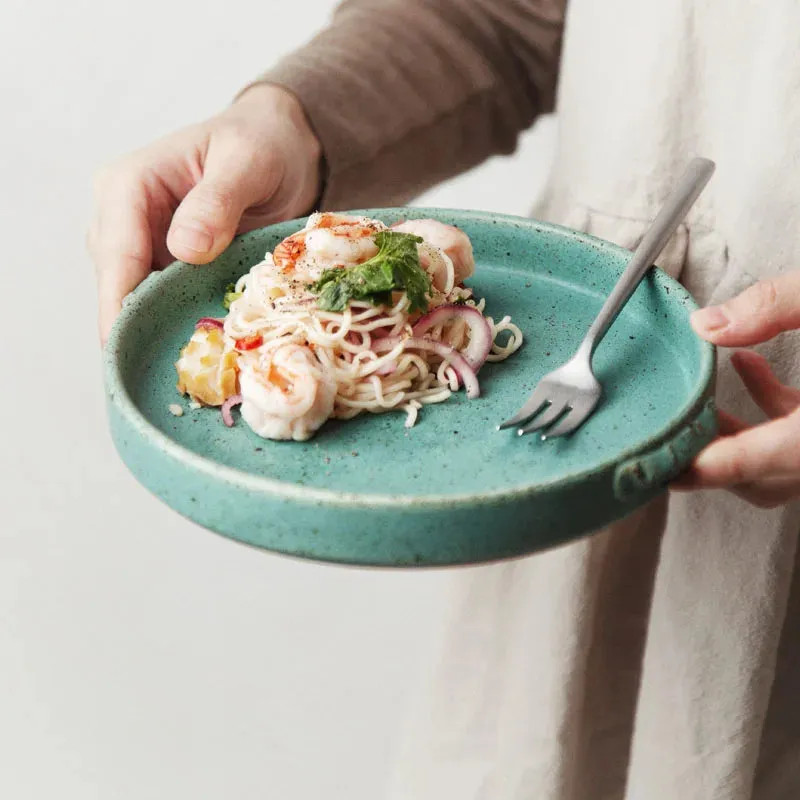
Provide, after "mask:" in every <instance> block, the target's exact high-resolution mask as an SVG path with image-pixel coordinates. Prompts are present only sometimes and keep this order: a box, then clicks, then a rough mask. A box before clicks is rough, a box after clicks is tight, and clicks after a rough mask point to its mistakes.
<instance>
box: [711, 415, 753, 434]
mask: <svg viewBox="0 0 800 800" xmlns="http://www.w3.org/2000/svg"><path fill="white" fill-rule="evenodd" d="M717 421H718V423H719V433H720V436H733V435H734V434H735V433H741V432H742V431H745V430H747V429H748V428H749V427H750V426H749V425H748V424H747V423H746V422H744V420H741V419H739V418H738V417H734V416H733V414H729V413H728V412H727V411H719V412H718V414H717Z"/></svg>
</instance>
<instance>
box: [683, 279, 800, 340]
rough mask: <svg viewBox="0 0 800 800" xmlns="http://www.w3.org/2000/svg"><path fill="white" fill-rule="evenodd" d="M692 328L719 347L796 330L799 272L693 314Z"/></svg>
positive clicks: (799, 321)
mask: <svg viewBox="0 0 800 800" xmlns="http://www.w3.org/2000/svg"><path fill="white" fill-rule="evenodd" d="M692 326H693V327H694V329H695V330H696V331H697V333H698V334H700V336H702V337H703V338H704V339H708V341H710V342H713V343H714V344H717V345H720V346H722V347H747V346H749V345H753V344H758V343H759V342H766V341H767V340H768V339H772V338H773V337H774V336H777V335H778V334H779V333H781V332H783V331H787V330H793V329H795V328H800V270H794V271H793V272H789V273H787V274H786V275H781V276H780V277H778V278H773V279H771V280H765V281H760V282H759V283H756V284H755V285H753V286H751V287H750V288H749V289H746V290H745V291H744V292H742V293H741V294H740V295H737V296H736V297H734V298H733V299H732V300H729V301H728V302H727V303H724V304H722V305H720V306H710V307H709V308H704V309H701V310H700V311H696V312H695V313H694V314H693V315H692Z"/></svg>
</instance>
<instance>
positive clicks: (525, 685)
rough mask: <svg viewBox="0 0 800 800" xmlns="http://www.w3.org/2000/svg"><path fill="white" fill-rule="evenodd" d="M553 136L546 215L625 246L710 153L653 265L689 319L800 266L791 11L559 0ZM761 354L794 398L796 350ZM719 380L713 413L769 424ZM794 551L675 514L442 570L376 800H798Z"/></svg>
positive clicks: (717, 518)
mask: <svg viewBox="0 0 800 800" xmlns="http://www.w3.org/2000/svg"><path fill="white" fill-rule="evenodd" d="M559 120H560V148H559V153H558V157H557V160H556V164H555V167H554V171H553V175H552V180H551V189H550V192H549V194H548V197H547V200H546V203H545V205H544V207H543V209H541V210H540V211H539V213H538V214H537V215H538V216H543V217H546V218H550V219H553V220H555V221H558V222H563V223H566V224H567V225H570V226H573V227H576V228H580V229H582V230H586V231H589V232H591V233H594V234H597V235H598V236H601V237H604V238H607V239H610V240H612V241H615V242H618V243H619V244H622V245H624V246H626V247H633V246H635V245H636V243H637V242H638V240H639V238H640V237H641V235H642V233H643V231H644V230H645V228H646V226H647V225H648V223H649V222H650V221H651V220H652V218H653V217H654V215H655V213H656V212H657V210H658V208H659V206H660V204H661V202H662V201H663V200H664V198H665V197H666V195H667V193H668V191H669V189H670V187H671V186H672V183H673V181H674V180H675V179H676V178H677V176H678V175H679V173H680V171H681V170H682V168H683V166H684V165H685V163H686V161H687V160H688V159H689V158H690V157H691V156H693V155H695V154H700V155H706V156H708V157H710V158H713V159H715V160H716V161H717V163H718V171H717V174H716V176H715V177H714V179H713V180H712V183H711V184H710V185H709V188H708V189H707V191H706V192H705V194H704V195H703V196H702V198H701V200H700V202H699V204H698V206H697V207H696V208H695V209H694V210H693V212H692V213H691V215H690V217H689V219H688V221H687V223H686V225H684V226H683V227H682V229H681V231H680V232H679V234H678V235H677V236H676V237H675V239H674V240H673V242H672V243H671V244H670V246H669V247H668V250H667V252H666V253H665V255H664V256H663V257H662V258H661V259H660V261H659V263H660V264H661V266H663V267H664V268H665V269H667V270H668V271H669V272H670V273H671V274H672V275H674V276H676V277H679V278H680V279H681V280H682V281H683V282H684V283H685V285H686V286H687V287H688V288H689V289H690V290H691V291H692V292H693V293H694V294H695V296H696V297H697V299H698V300H699V302H701V303H703V304H707V303H713V302H717V301H721V300H723V299H726V298H728V297H730V296H732V295H733V294H735V293H738V292H739V291H741V290H742V289H744V288H745V287H746V286H748V285H749V284H751V283H753V282H754V281H756V280H757V279H759V278H761V277H765V276H768V275H774V274H777V273H780V272H783V271H786V270H789V269H792V268H795V267H798V268H800V157H799V156H800V2H798V0H770V2H766V1H762V2H756V1H755V0H749V1H748V0H603V2H598V1H597V0H572V2H571V5H570V9H569V18H568V22H567V29H566V40H565V50H564V56H563V68H562V78H561V86H560V100H559ZM529 346H532V345H529ZM762 351H763V352H764V353H766V354H767V355H768V356H769V358H770V359H771V360H772V363H773V364H774V366H775V368H776V371H777V373H778V375H779V377H781V378H782V379H783V380H785V381H788V382H792V383H794V384H796V385H800V369H798V354H800V347H798V338H797V337H796V336H795V335H789V336H785V337H783V338H782V339H781V340H779V341H776V342H774V343H772V344H771V345H769V346H766V347H763V348H762ZM720 360H721V364H720V377H719V385H718V397H719V401H720V405H721V406H722V407H723V408H726V409H728V410H729V411H731V412H733V413H735V414H738V415H741V416H743V417H745V418H746V419H748V420H750V421H757V420H759V419H761V416H760V413H759V412H758V410H757V409H756V407H755V406H754V405H753V403H752V402H751V401H750V400H749V399H748V398H747V396H746V394H745V392H744V390H743V388H742V387H741V385H740V383H739V381H738V379H737V378H736V376H735V374H734V373H733V371H732V369H731V368H730V367H729V364H728V359H727V356H726V354H724V353H722V354H721V358H720ZM667 514H668V521H667V519H666V518H667ZM665 522H666V525H665ZM798 530H800V508H798V504H797V503H795V504H793V505H791V506H788V507H784V508H780V509H776V510H773V511H763V510H759V509H756V508H753V507H751V506H749V505H747V504H746V503H744V502H743V501H741V500H738V499H736V498H735V497H733V496H731V495H729V494H726V493H722V492H715V493H703V494H695V495H691V496H686V495H681V496H673V497H671V498H670V499H669V507H668V508H667V501H666V498H665V499H664V500H663V501H660V502H657V503H656V504H654V505H653V506H652V507H650V508H648V509H646V510H645V511H643V512H641V513H639V514H638V515H636V516H634V517H633V518H631V519H628V520H626V521H625V522H623V523H622V524H618V525H615V526H614V527H613V528H611V529H609V530H606V531H603V532H601V533H599V534H597V535H595V536H593V537H590V538H588V539H586V540H584V541H581V542H578V543H575V544H572V545H568V546H565V547H562V548H560V549H558V550H555V551H553V552H549V553H545V554H541V555H537V556H534V557H531V558H528V559H525V560H522V561H518V562H514V563H509V564H504V565H499V566H490V567H480V568H474V569H469V570H460V571H456V572H453V573H450V574H449V575H448V576H447V577H446V578H443V579H446V580H449V581H451V583H452V586H451V587H450V588H451V589H452V592H451V594H452V601H453V609H452V613H451V614H450V618H449V620H448V627H447V629H446V631H445V632H443V634H442V637H441V642H440V652H439V653H438V656H437V659H436V664H435V667H434V669H433V670H432V675H431V680H430V683H429V684H428V685H427V686H425V687H423V688H422V689H421V691H420V694H419V696H418V700H419V702H418V705H417V710H416V713H415V714H414V715H413V717H412V724H411V726H410V728H409V730H408V731H407V734H406V737H405V744H404V746H403V748H402V749H401V753H400V758H399V760H398V763H397V770H396V771H395V774H394V778H393V781H392V784H391V788H390V791H389V795H388V796H389V797H390V798H392V800H451V799H452V800H478V798H480V799H481V800H605V799H606V798H627V799H630V798H636V800H662V799H663V800H693V799H694V798H698V800H699V799H700V798H702V799H703V800H711V799H713V800H723V799H724V800H744V799H745V798H755V799H756V800H784V798H785V799H786V800H792V799H793V798H800V586H798V583H800V579H798V581H795V586H794V591H793V593H792V597H791V598H790V588H791V586H792V576H793V574H794V573H795V572H796V571H800V570H797V567H796V561H795V559H796V543H797V538H798ZM787 604H788V610H787Z"/></svg>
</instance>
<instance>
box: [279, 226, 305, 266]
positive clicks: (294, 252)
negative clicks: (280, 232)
mask: <svg viewBox="0 0 800 800" xmlns="http://www.w3.org/2000/svg"><path fill="white" fill-rule="evenodd" d="M305 252H306V232H305V231H299V232H298V233H293V234H292V235H291V236H287V237H286V238H285V239H284V240H283V241H282V242H281V243H280V244H278V245H277V246H276V247H275V249H274V250H273V251H272V261H273V262H274V264H275V266H276V267H278V269H280V270H281V271H282V272H290V271H291V270H293V269H294V268H295V266H296V264H297V261H298V259H300V258H302V257H303V255H304V254H305Z"/></svg>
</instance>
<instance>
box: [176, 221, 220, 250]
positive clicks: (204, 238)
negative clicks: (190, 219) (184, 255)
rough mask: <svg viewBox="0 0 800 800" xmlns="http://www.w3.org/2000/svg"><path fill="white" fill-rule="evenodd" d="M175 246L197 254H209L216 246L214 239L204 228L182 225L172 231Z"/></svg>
mask: <svg viewBox="0 0 800 800" xmlns="http://www.w3.org/2000/svg"><path fill="white" fill-rule="evenodd" d="M170 238H171V239H172V242H173V244H175V245H179V246H180V247H185V248H186V249H187V250H193V251H194V252H195V253H207V252H208V251H209V250H210V249H211V246H212V245H213V244H214V237H213V236H212V235H211V234H210V233H209V232H208V231H207V230H206V229H205V228H202V227H199V226H198V227H193V226H188V225H181V226H180V227H178V228H175V230H174V231H172V236H171V237H170Z"/></svg>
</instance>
